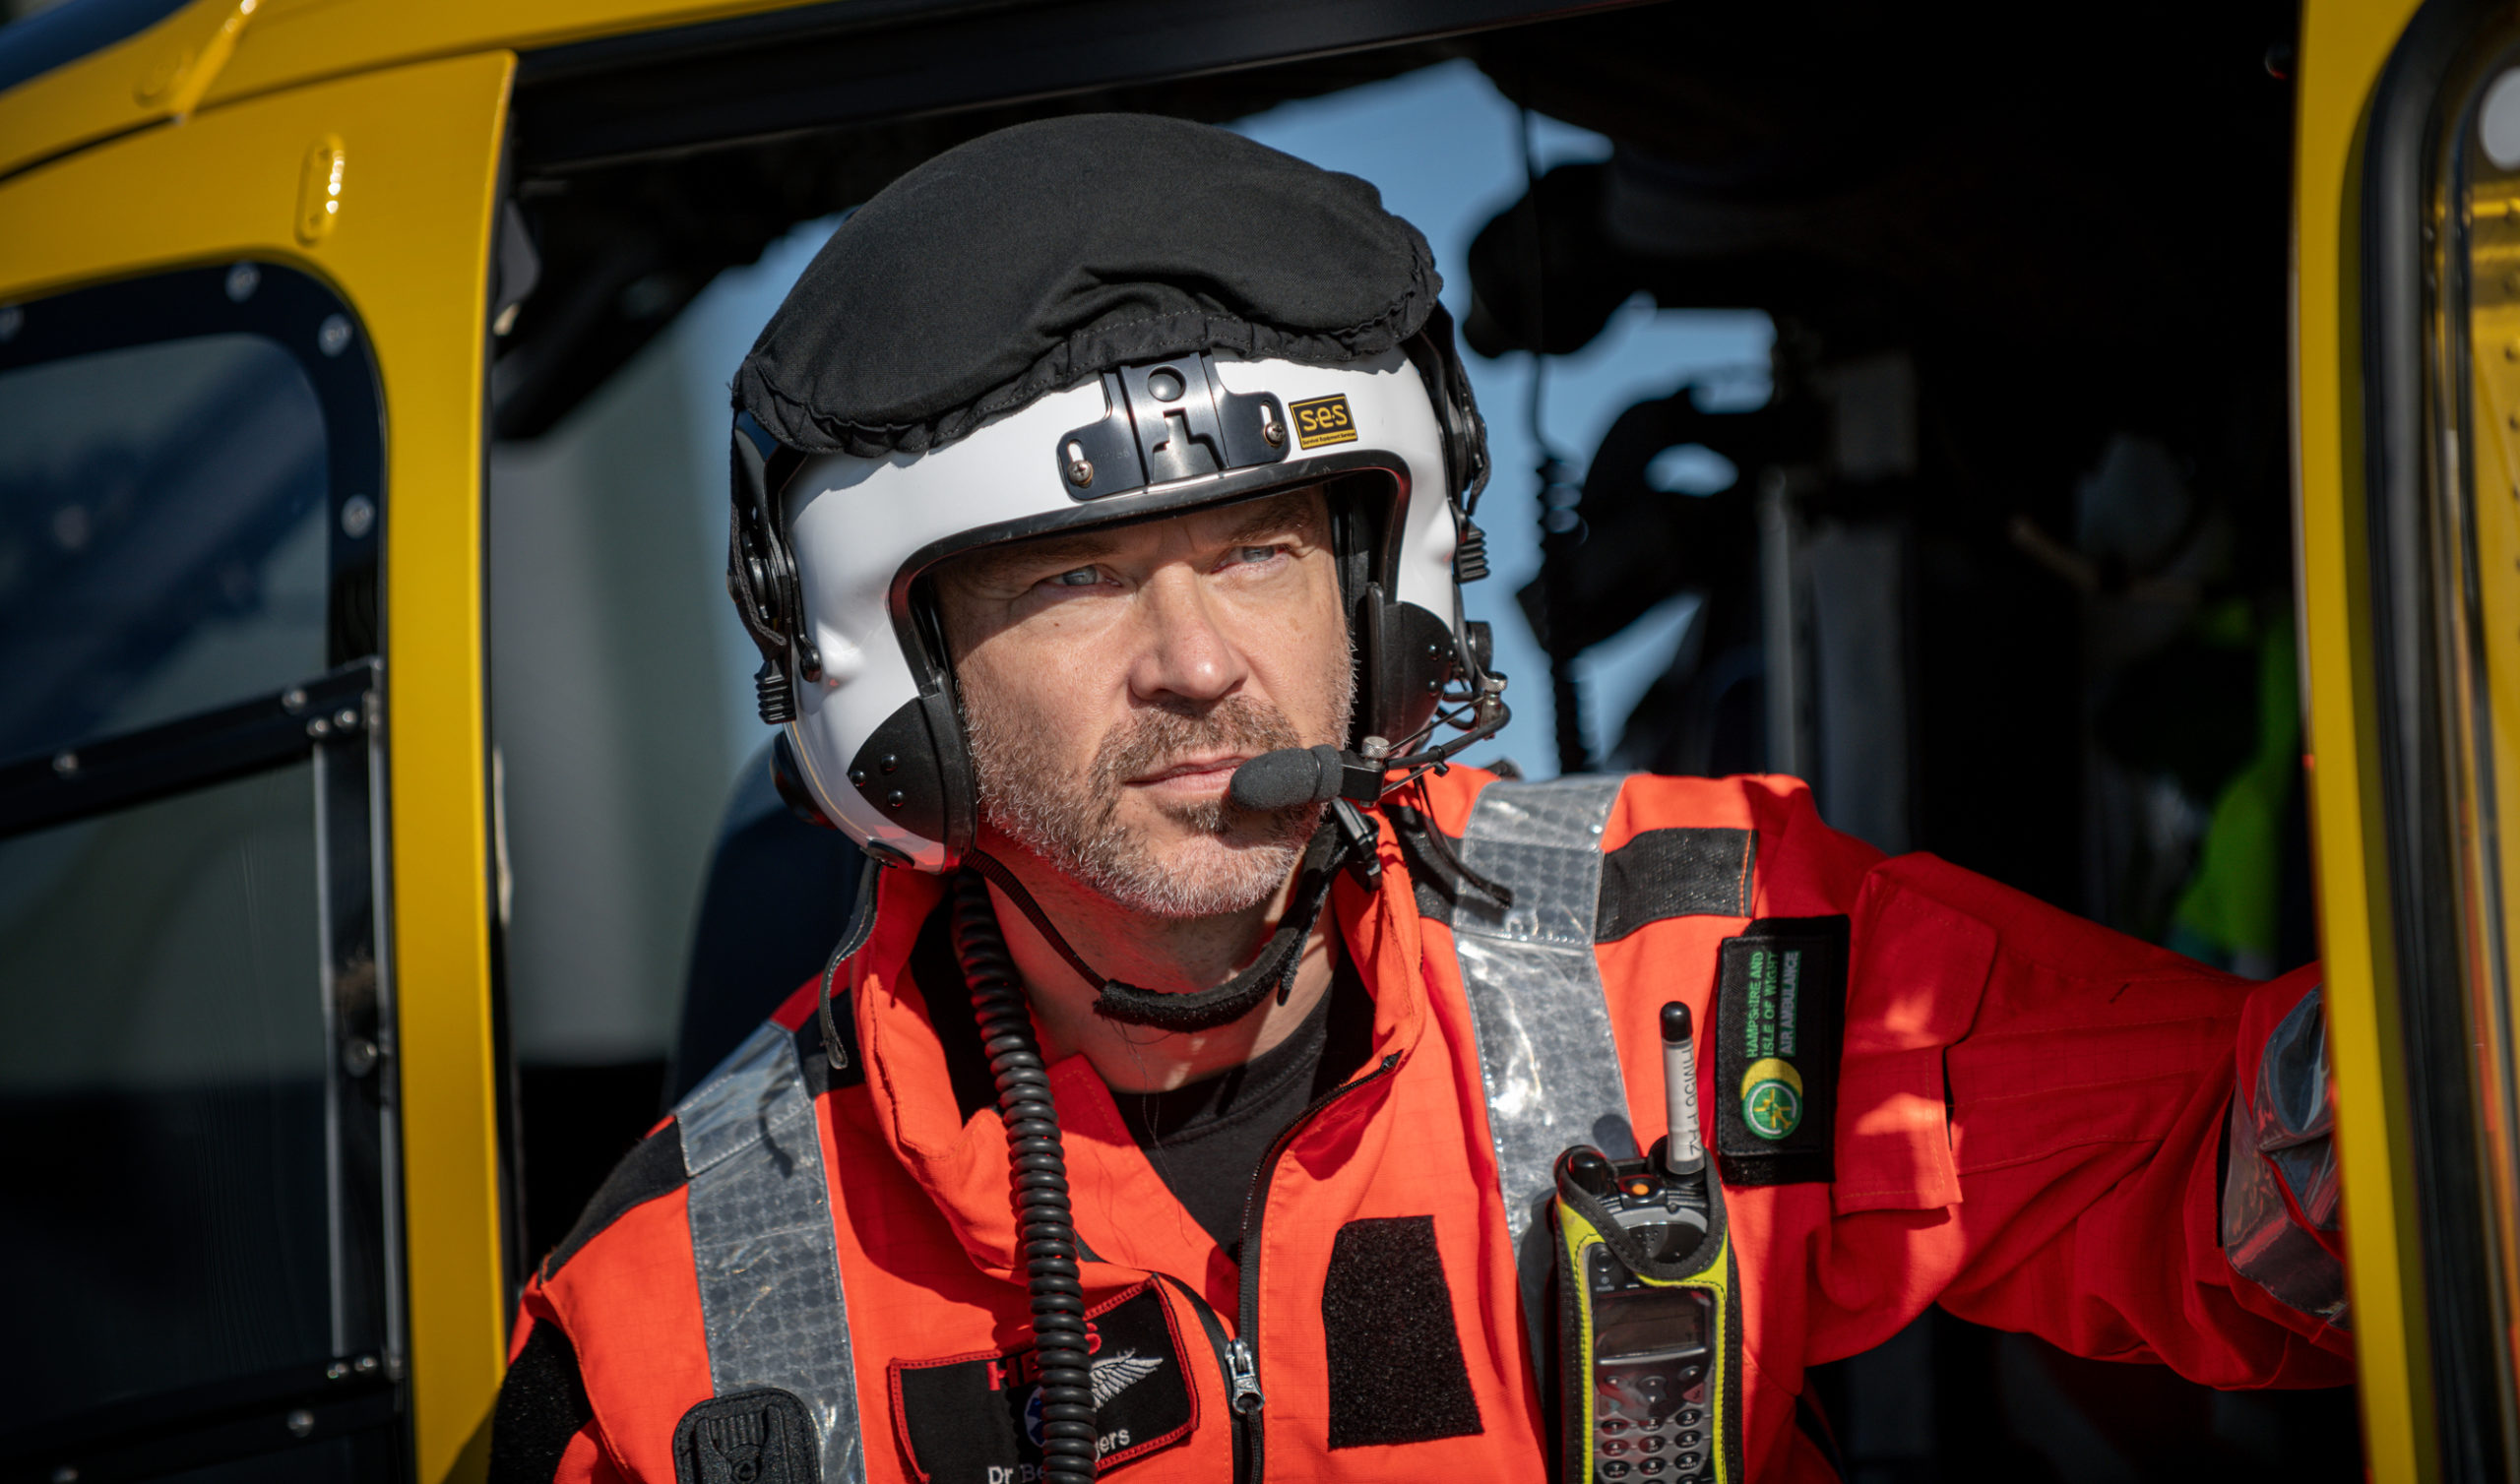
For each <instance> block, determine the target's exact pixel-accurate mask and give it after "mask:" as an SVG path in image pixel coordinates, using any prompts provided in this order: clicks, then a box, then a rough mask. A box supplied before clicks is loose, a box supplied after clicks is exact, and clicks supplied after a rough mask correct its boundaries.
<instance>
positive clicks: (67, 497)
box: [0, 334, 327, 757]
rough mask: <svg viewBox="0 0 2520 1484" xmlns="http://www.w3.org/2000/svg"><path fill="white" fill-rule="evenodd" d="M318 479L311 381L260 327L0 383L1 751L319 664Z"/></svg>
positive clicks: (44, 368)
mask: <svg viewBox="0 0 2520 1484" xmlns="http://www.w3.org/2000/svg"><path fill="white" fill-rule="evenodd" d="M138 388H147V389H149V395H147V396H134V395H133V392H134V390H135V389H138ZM324 476H325V468H324V418H323V413H322V410H321V408H320V407H319V406H318V405H317V403H316V401H315V389H314V388H313V386H311V385H310V384H309V383H308V381H307V379H306V374H305V373H304V372H303V371H301V370H299V369H298V366H297V363H296V361H295V360H294V359H293V358H292V357H291V356H290V355H289V353H288V352H287V351H286V350H284V349H283V348H282V347H281V346H280V345H279V344H277V343H275V342H274V341H272V340H267V339H265V338H263V337H261V336H258V335H239V334H231V335H212V336H201V337H197V338H195V339H191V340H175V341H172V342H169V343H163V344H155V345H134V346H128V347H125V348H121V349H114V350H105V351H100V352H97V353H95V354H91V355H82V356H73V357H70V358H67V359H64V360H58V361H51V362H47V363H44V364H41V365H36V366H29V367H25V368H22V369H20V370H16V371H11V372H8V373H6V374H0V757H23V756H25V755H27V754H29V753H33V752H49V751H51V750H53V749H55V748H59V747H64V746H67V745H69V744H72V743H75V742H77V741H78V740H79V739H80V738H82V737H84V736H88V735H90V734H93V733H96V732H105V731H126V730H129V729H131V728H132V727H135V726H147V725H149V724H151V723H153V722H158V721H164V720H168V719H171V718H173V717H175V716H179V715H182V714H184V713H186V712H189V711H202V710H206V709H208V708H209V707H212V706H216V705H219V704H220V703H222V702H228V701H237V700H242V699H243V698H245V697H247V696H251V695H255V694H257V693H260V692H264V691H274V690H279V689H281V688H283V687H284V686H286V685H288V684H290V683H291V682H294V681H297V680H302V679H304V678H305V677H306V676H308V675H311V674H314V673H315V672H316V671H318V670H321V669H323V668H324V597H325V578H326V571H325V569H326V565H327V563H326V556H327V553H326V550H325V539H324V537H325V520H324V517H325V511H324V508H323V507H324V485H325V477H324Z"/></svg>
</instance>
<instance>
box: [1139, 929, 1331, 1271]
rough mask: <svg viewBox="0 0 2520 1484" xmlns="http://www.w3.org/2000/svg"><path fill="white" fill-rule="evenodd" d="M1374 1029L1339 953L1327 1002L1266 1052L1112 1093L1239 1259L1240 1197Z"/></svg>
mask: <svg viewBox="0 0 2520 1484" xmlns="http://www.w3.org/2000/svg"><path fill="white" fill-rule="evenodd" d="M1373 1038H1374V1002H1373V996H1371V995H1370V994H1368V993H1366V991H1365V983H1364V980H1363V978H1362V977H1360V976H1359V975H1358V974H1357V973H1356V970H1355V966H1354V965H1353V964H1351V963H1350V962H1349V961H1348V956H1347V955H1346V954H1345V953H1341V954H1339V956H1338V964H1337V966H1336V967H1335V968H1333V969H1332V970H1331V975H1330V989H1329V992H1328V993H1326V994H1324V995H1323V996H1322V997H1321V1003H1320V1004H1318V1005H1315V1006H1314V1007H1313V1008H1312V1014H1310V1015H1308V1016H1306V1017H1304V1019H1303V1023H1302V1024H1301V1025H1298V1026H1296V1027H1295V1031H1294V1033H1293V1034H1292V1035H1290V1036H1288V1037H1287V1038H1286V1039H1285V1040H1283V1041H1281V1042H1279V1043H1278V1044H1277V1045H1275V1046H1272V1047H1270V1048H1269V1050H1268V1051H1267V1052H1265V1053H1263V1054H1262V1055H1261V1056H1259V1057H1257V1058H1255V1059H1253V1060H1251V1061H1249V1062H1245V1063H1244V1064H1243V1065H1241V1066H1239V1067H1235V1068H1232V1069H1230V1070H1229V1071H1225V1072H1221V1073H1218V1074H1217V1075H1216V1076H1214V1077H1209V1078H1202V1079H1200V1080H1199V1081H1198V1082H1186V1083H1184V1084H1182V1085H1181V1086H1178V1087H1174V1088H1172V1089H1171V1090H1170V1091H1167V1092H1116V1091H1115V1092H1113V1093H1112V1094H1111V1097H1112V1101H1113V1102H1114V1103H1116V1104H1118V1106H1119V1110H1120V1121H1121V1122H1122V1123H1124V1124H1126V1125H1128V1129H1129V1136H1130V1137H1131V1138H1133V1139H1135V1140H1136V1141H1137V1144H1138V1147H1139V1148H1141V1149H1144V1150H1145V1151H1146V1157H1147V1162H1148V1163H1150V1164H1152V1165H1154V1166H1155V1172H1156V1173H1157V1174H1158V1175H1161V1176H1163V1177H1164V1183H1165V1184H1166V1186H1168V1187H1169V1188H1170V1189H1171V1191H1172V1195H1173V1198H1174V1199H1175V1200H1177V1201H1179V1202H1180V1203H1181V1205H1182V1206H1183V1207H1184V1208H1186V1209H1187V1210H1188V1211H1189V1212H1190V1215H1191V1216H1192V1218H1194V1219H1195V1220H1197V1221H1198V1223H1199V1224H1200V1225H1201V1226H1203V1227H1205V1228H1207V1232H1208V1235H1210V1236H1212V1237H1214V1238H1216V1240H1217V1245H1218V1246H1219V1247H1222V1248H1224V1249H1225V1253H1226V1256H1227V1257H1229V1258H1233V1259H1235V1260H1236V1261H1239V1260H1240V1253H1239V1251H1238V1250H1237V1249H1238V1248H1239V1247H1240V1245H1241V1242H1242V1206H1243V1202H1244V1200H1245V1198H1246V1197H1248V1196H1249V1195H1250V1193H1251V1180H1252V1176H1253V1175H1254V1174H1256V1173H1257V1172H1258V1171H1259V1168H1260V1160H1261V1158H1262V1157H1263V1156H1264V1155H1266V1154H1267V1153H1268V1152H1269V1145H1270V1144H1273V1143H1275V1142H1276V1141H1277V1138H1278V1136H1279V1135H1280V1134H1282V1133H1285V1132H1286V1129H1287V1126H1288V1125H1289V1124H1292V1123H1293V1122H1294V1121H1295V1119H1296V1117H1297V1116H1298V1115H1300V1114H1301V1113H1302V1112H1303V1110H1304V1109H1306V1108H1309V1107H1311V1106H1312V1104H1313V1103H1314V1102H1315V1101H1316V1100H1317V1099H1319V1098H1321V1097H1322V1096H1324V1095H1326V1094H1327V1093H1329V1092H1330V1091H1331V1090H1332V1089H1334V1088H1336V1087H1337V1086H1338V1085H1339V1084H1340V1083H1342V1082H1347V1081H1348V1080H1349V1079H1350V1078H1353V1077H1355V1075H1356V1073H1357V1071H1358V1070H1359V1069H1360V1068H1362V1067H1363V1065H1364V1062H1365V1057H1366V1055H1367V1054H1368V1053H1369V1052H1371V1051H1372V1049H1373Z"/></svg>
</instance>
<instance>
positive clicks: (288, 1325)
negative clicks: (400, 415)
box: [0, 263, 401, 1479]
mask: <svg viewBox="0 0 2520 1484" xmlns="http://www.w3.org/2000/svg"><path fill="white" fill-rule="evenodd" d="M381 449H382V423H381V416H380V409H379V405H378V398H377V392H376V374H375V370H374V367H373V364H372V362H370V360H369V359H368V357H367V352H366V350H365V347H364V345H363V343H362V341H361V336H360V334H359V331H358V327H357V324H356V322H355V321H354V320H353V319H352V318H351V316H350V314H349V312H348V310H347V307H346V306H344V305H343V304H342V303H341V301H340V300H339V299H338V298H337V297H335V296H334V295H333V293H332V292H331V291H330V290H329V289H327V288H325V287H324V286H323V285H322V284H320V283H319V282H317V281H316V280H315V279H313V278H308V277H306V276H303V275H300V274H298V273H296V272H294V271H292V270H289V269H286V268H284V267H281V266H279V265H276V264H256V263H236V264H224V265H217V266H213V267H208V268H200V269H192V270H185V271H181V272H177V273H171V274H165V275H161V276H158V277H156V278H143V279H138V280H134V281H130V282H123V283H114V284H107V285H103V286H99V287H94V288H86V289H78V290H73V291H70V292H66V293H62V294H59V295H55V296H53V297H50V298H46V299H40V300H35V301H32V302H29V303H25V304H19V305H12V306H5V307H0V1140H5V1141H6V1142H7V1143H8V1144H10V1146H11V1147H13V1148H15V1149H17V1150H19V1151H20V1153H21V1154H22V1155H23V1156H24V1157H25V1158H26V1159H28V1160H31V1161H32V1169H30V1170H29V1171H28V1179H29V1180H30V1181H31V1182H32V1186H31V1188H32V1189H35V1190H38V1191H39V1192H40V1196H39V1197H38V1198H37V1199H32V1200H28V1201H22V1202H17V1203H13V1204H12V1205H11V1206H10V1207H9V1208H8V1210H7V1211H6V1212H5V1213H0V1313H7V1314H8V1315H10V1316H11V1318H12V1320H13V1322H14V1323H15V1324H16V1325H17V1326H18V1327H19V1329H21V1330H22V1331H23V1332H27V1333H40V1334H43V1335H45V1336H47V1339H46V1341H45V1343H44V1344H43V1345H41V1346H39V1347H29V1346H16V1347H12V1349H11V1352H10V1355H9V1357H8V1358H6V1359H0V1455H5V1456H7V1457H10V1458H12V1459H15V1460H22V1461H23V1460H29V1459H40V1460H41V1461H42V1464H43V1467H42V1468H41V1469H39V1470H38V1472H42V1473H46V1474H48V1475H49V1476H51V1477H56V1478H68V1477H74V1476H78V1477H121V1476H128V1475H132V1474H137V1473H149V1474H151V1475H153V1476H154V1475H155V1474H157V1473H159V1472H162V1471H165V1470H169V1469H175V1468H183V1467H200V1466H207V1465H213V1464H226V1463H229V1462H230V1461H231V1460H232V1461H233V1466H235V1467H238V1468H240V1469H243V1470H244V1471H245V1473H246V1474H250V1475H251V1476H253V1477H271V1476H273V1474H272V1473H271V1472H270V1471H268V1470H267V1469H266V1465H269V1464H271V1462H272V1460H271V1459H269V1458H268V1457H264V1458H256V1457H251V1456H245V1455H249V1454H251V1453H254V1452H255V1451H256V1450H257V1449H258V1448H269V1447H274V1446H280V1445H284V1444H285V1445H294V1444H295V1443H296V1442H297V1440H298V1439H300V1438H306V1437H308V1436H309V1434H310V1433H320V1434H321V1435H322V1436H320V1437H317V1438H316V1439H315V1440H314V1442H315V1443H316V1444H318V1445H320V1446H309V1447H306V1448H303V1449H299V1450H297V1451H296V1452H294V1453H292V1454H291V1456H290V1459H289V1466H290V1467H291V1468H292V1469H293V1470H295V1471H293V1472H291V1473H290V1474H289V1475H288V1476H289V1477H292V1478H294V1477H300V1476H303V1477H306V1478H309V1479H313V1478H342V1477H350V1476H353V1475H355V1474H356V1473H358V1472H359V1471H360V1470H365V1469H370V1468H371V1467H372V1465H373V1463H374V1462H375V1460H376V1459H377V1458H379V1457H382V1456H384V1455H385V1453H380V1452H379V1451H380V1450H384V1451H386V1452H388V1453H390V1451H391V1449H392V1448H393V1447H394V1443H393V1439H392V1431H393V1424H392V1420H391V1419H392V1415H393V1411H394V1401H393V1397H392V1394H391V1393H392V1389H393V1387H394V1386H395V1385H396V1382H397V1380H398V1378H399V1374H400V1369H401V1362H400V1359H399V1344H398V1343H397V1341H396V1338H395V1321H394V1319H393V1318H392V1313H393V1299H392V1297H391V1295H392V1294H393V1293H394V1292H395V1290H396V1284H395V1283H394V1281H393V1280H392V1279H391V1276H390V1271H391V1268H392V1266H393V1257H392V1250H393V1247H394V1242H395V1239H394V1237H393V1236H392V1233H393V1232H394V1231H395V1227H396V1221H395V1218H394V1216H393V1212H392V1206H391V1205H390V1201H389V1196H388V1192H389V1191H390V1189H391V1188H392V1181H391V1180H390V1178H389V1170H390V1167H391V1161H392V1158H393V1152H392V1151H393V1144H394V1139H393V1125H392V1118H391V1113H390V1106H391V1101H392V1098H391V1092H390V1085H391V1082H392V1069H391V1066H390V1048H391V1047H392V1044H393V1034H392V1017H391V1009H390V976H389V975H388V974H387V973H386V972H385V962H386V960H384V959H383V956H382V955H381V954H380V952H379V950H380V929H381V923H380V921H379V918H380V912H379V910H378V903H377V897H376V892H375V882H376V880H377V879H378V876H379V874H380V873H379V870H378V867H377V864H376V863H377V861H378V860H379V859H380V851H381V847H382V845H383V836H382V833H381V831H380V830H379V828H378V825H379V823H380V822H381V818H382V809H381V799H380V798H379V796H378V793H377V790H376V789H375V788H374V787H373V786H371V784H372V780H375V779H377V778H379V777H380V774H379V773H378V765H379V762H380V759H381V753H380V752H379V751H378V748H379V746H380V738H379V735H378V734H379V730H380V722H381V720H382V707H381V701H382V696H381V690H380V685H379V677H380V670H379V667H378V664H377V661H376V660H375V659H374V658H373V657H372V656H373V655H374V654H375V653H376V650H377V648H378V646H377V638H378V632H377V622H376V614H377V609H376V581H375V573H376V570H377V556H378V552H379V550H380V547H381V542H382V535H383V523H384V511H383V507H382V503H381V499H382V488H381V483H380V480H381V475H382V471H383V464H382V457H381ZM134 1274H143V1275H145V1277H143V1278H141V1279H139V1280H137V1281H136V1280H135V1278H134ZM300 1417H302V1418H303V1419H309V1420H306V1421H305V1422H304V1424H303V1425H300V1424H299V1423H296V1422H292V1421H290V1419H291V1418H300ZM258 1439H260V1440H267V1441H264V1442H260V1443H258V1442H257V1441H256V1440H258ZM328 1440H329V1441H328ZM327 1460H332V1461H330V1462H328V1461H327ZM240 1476H242V1475H240Z"/></svg>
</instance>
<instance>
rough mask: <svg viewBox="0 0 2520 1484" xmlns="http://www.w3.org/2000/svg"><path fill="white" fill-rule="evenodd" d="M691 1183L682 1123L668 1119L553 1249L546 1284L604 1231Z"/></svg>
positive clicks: (606, 1181)
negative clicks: (683, 1157)
mask: <svg viewBox="0 0 2520 1484" xmlns="http://www.w3.org/2000/svg"><path fill="white" fill-rule="evenodd" d="M690 1179H691V1172H690V1170H689V1169H688V1168H687V1167H686V1166H685V1165H684V1164H683V1162H682V1121H681V1120H680V1119H667V1120H666V1121H665V1126H664V1127H663V1128H662V1129H659V1130H657V1132H655V1133H654V1134H651V1135H649V1136H648V1137H647V1138H645V1139H642V1140H640V1141H639V1142H638V1144H634V1145H633V1146H632V1147H631V1149H630V1152H629V1153H627V1154H624V1155H622V1156H621V1162H620V1163H619V1164H616V1165H614V1166H613V1167H612V1173H611V1174H609V1175H606V1176H604V1177H603V1184H601V1185H599V1186H597V1187H596V1192H595V1194H594V1195H593V1196H591V1197H589V1198H588V1200H587V1207H586V1209H585V1210H583V1211H580V1212H579V1213H578V1220H577V1224H576V1225H574V1226H572V1227H570V1228H569V1234H568V1235H567V1236H565V1237H562V1238H561V1239H560V1245H559V1246H557V1247H555V1248H553V1249H551V1256H549V1257H548V1258H545V1259H543V1261H542V1281H544V1282H546V1283H547V1282H549V1281H551V1279H552V1278H554V1277H556V1276H558V1275H559V1272H560V1269H561V1268H562V1267H564V1266H566V1265H567V1263H568V1261H569V1259H571V1258H574V1257H576V1256H577V1255H578V1252H579V1250H580V1249H581V1248H584V1247H585V1246H586V1245H587V1244H588V1243H589V1242H592V1241H594V1240H595V1239H596V1238H597V1237H599V1236H601V1235H602V1234H603V1229H604V1228H605V1227H607V1226H610V1225H611V1224H612V1223H613V1222H615V1221H618V1220H620V1219H621V1217H622V1216H623V1215H625V1214H627V1213H628V1212H629V1211H630V1210H631V1209H632V1208H633V1207H636V1206H645V1205H647V1204H648V1203H649V1202H651V1201H654V1200H656V1199H657V1198H658V1197H660V1196H670V1195H672V1194H673V1193H674V1192H675V1191H678V1190H680V1189H682V1188H683V1186H684V1185H685V1184H686V1183H688V1182H689V1181H690Z"/></svg>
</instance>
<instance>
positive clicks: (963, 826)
mask: <svg viewBox="0 0 2520 1484" xmlns="http://www.w3.org/2000/svg"><path fill="white" fill-rule="evenodd" d="M940 722H941V724H940ZM849 782H850V786H851V787H853V788H855V789H856V790H857V793H858V796H859V797H860V798H863V799H864V800H865V801H866V802H867V803H868V804H869V805H871V806H872V807H874V808H875V809H878V810H880V811H882V813H883V815H884V816H885V818H887V819H890V820H893V821H895V822H896V823H898V824H899V825H900V826H901V827H902V828H903V829H905V830H907V831H909V832H910V833H912V834H913V835H924V836H926V837H927V838H929V839H932V840H941V841H943V842H944V845H945V850H946V854H947V857H948V858H949V859H959V858H960V857H961V855H962V853H963V851H964V850H966V849H968V848H970V846H971V842H972V827H973V825H974V823H975V820H974V815H975V813H976V812H977V810H976V806H977V797H976V795H977V789H976V787H975V786H974V780H973V777H972V770H971V764H970V760H969V758H968V757H967V756H966V754H965V752H964V748H963V728H962V726H961V725H960V723H959V721H958V720H957V718H956V717H955V714H954V703H953V700H952V698H950V697H947V696H944V695H940V694H937V693H934V692H929V693H926V694H922V695H920V696H918V697H917V698H916V699H914V700H911V701H906V702H904V703H902V705H901V707H900V708H899V709H898V710H896V711H894V712H893V713H892V714H891V715H890V716H887V717H885V718H884V723H883V724H882V725H881V726H878V727H876V728H875V730H874V731H873V732H872V733H871V734H870V735H869V736H868V737H867V738H866V741H865V744H864V745H863V746H861V747H859V748H858V749H857V755H856V756H855V757H854V758H851V760H850V763H849ZM880 848H881V842H880V841H878V842H875V843H871V844H869V845H868V846H867V849H869V850H878V849H880Z"/></svg>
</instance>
